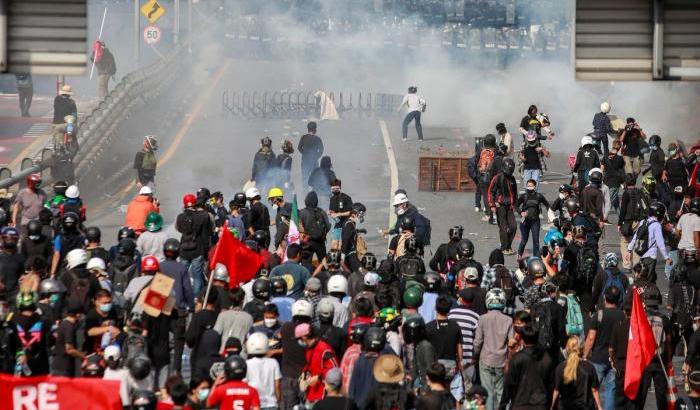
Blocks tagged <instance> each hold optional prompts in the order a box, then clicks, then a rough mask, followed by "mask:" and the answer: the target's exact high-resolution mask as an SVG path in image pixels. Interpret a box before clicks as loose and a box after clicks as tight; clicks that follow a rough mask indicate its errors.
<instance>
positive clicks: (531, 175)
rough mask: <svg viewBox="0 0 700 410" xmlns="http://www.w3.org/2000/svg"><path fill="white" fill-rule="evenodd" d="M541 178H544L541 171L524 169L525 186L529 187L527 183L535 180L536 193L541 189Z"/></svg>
mask: <svg viewBox="0 0 700 410" xmlns="http://www.w3.org/2000/svg"><path fill="white" fill-rule="evenodd" d="M540 176H542V170H541V169H524V170H523V186H524V187H526V186H527V181H529V180H531V179H534V180H535V182H537V184H536V185H535V191H537V190H538V189H539V187H540Z"/></svg>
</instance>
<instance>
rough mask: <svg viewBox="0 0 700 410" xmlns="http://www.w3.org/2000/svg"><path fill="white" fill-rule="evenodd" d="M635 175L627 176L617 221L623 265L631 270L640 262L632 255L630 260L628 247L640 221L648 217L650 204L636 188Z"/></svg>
mask: <svg viewBox="0 0 700 410" xmlns="http://www.w3.org/2000/svg"><path fill="white" fill-rule="evenodd" d="M635 184H636V179H635V178H634V175H632V174H627V175H625V189H624V190H623V192H622V198H621V200H620V215H619V218H618V220H617V231H618V232H619V233H620V253H621V254H622V257H623V259H622V264H623V267H624V268H625V269H631V268H632V265H633V264H635V263H637V262H638V260H639V257H638V256H635V255H632V256H633V258H632V259H629V254H628V252H627V246H628V245H629V243H630V241H631V240H632V236H634V231H635V230H636V229H637V226H638V225H639V221H641V220H643V219H644V218H645V217H646V212H647V211H645V209H646V208H647V205H648V204H645V203H644V197H643V195H642V192H641V190H640V189H639V188H637V187H636V186H635Z"/></svg>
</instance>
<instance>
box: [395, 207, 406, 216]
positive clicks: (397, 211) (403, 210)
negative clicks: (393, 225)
mask: <svg viewBox="0 0 700 410" xmlns="http://www.w3.org/2000/svg"><path fill="white" fill-rule="evenodd" d="M405 213H406V208H396V215H403V214H405Z"/></svg>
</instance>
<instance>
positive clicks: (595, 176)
mask: <svg viewBox="0 0 700 410" xmlns="http://www.w3.org/2000/svg"><path fill="white" fill-rule="evenodd" d="M588 180H589V181H591V182H593V183H595V184H600V183H601V182H603V173H602V172H600V171H593V172H591V173H589V174H588Z"/></svg>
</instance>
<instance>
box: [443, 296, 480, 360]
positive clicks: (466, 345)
mask: <svg viewBox="0 0 700 410" xmlns="http://www.w3.org/2000/svg"><path fill="white" fill-rule="evenodd" d="M447 318H448V319H454V320H455V321H456V322H457V324H458V325H459V329H460V330H461V331H462V352H463V357H464V359H465V360H471V359H472V357H473V356H474V334H475V332H476V327H477V326H478V325H479V315H478V314H477V313H476V312H474V311H473V310H471V309H469V308H468V307H466V306H459V307H456V308H454V309H452V310H450V313H449V314H448V315H447Z"/></svg>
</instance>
